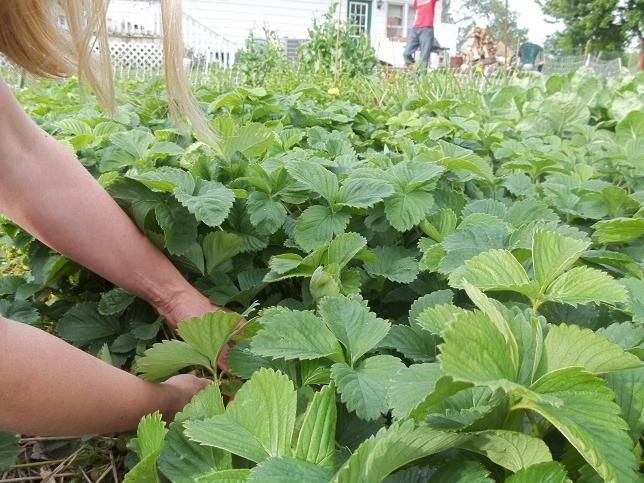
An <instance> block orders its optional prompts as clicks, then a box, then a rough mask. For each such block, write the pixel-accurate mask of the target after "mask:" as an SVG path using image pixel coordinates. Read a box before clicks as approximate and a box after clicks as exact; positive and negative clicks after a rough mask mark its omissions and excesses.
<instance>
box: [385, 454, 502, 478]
mask: <svg viewBox="0 0 644 483" xmlns="http://www.w3.org/2000/svg"><path fill="white" fill-rule="evenodd" d="M428 477H429V476H428ZM385 481H386V483H389V480H385ZM426 481H428V480H426V479H421V480H418V481H410V482H409V483H425V482H426ZM493 482H494V480H493V479H492V478H491V476H490V471H489V470H488V469H487V468H486V467H485V466H484V465H483V464H482V463H481V462H479V461H475V460H472V459H465V458H463V457H461V458H454V459H452V460H450V461H448V462H447V464H444V465H441V466H440V467H439V468H438V469H437V470H436V471H435V472H434V473H433V474H432V477H431V483H493ZM391 483H397V482H395V480H394V481H392V482H391ZM400 483H406V482H405V481H401V482H400Z"/></svg>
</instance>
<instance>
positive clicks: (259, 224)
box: [246, 191, 287, 235]
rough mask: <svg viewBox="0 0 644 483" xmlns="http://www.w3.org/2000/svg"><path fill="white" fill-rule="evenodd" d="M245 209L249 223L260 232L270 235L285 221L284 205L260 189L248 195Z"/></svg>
mask: <svg viewBox="0 0 644 483" xmlns="http://www.w3.org/2000/svg"><path fill="white" fill-rule="evenodd" d="M246 209H247V210H248V214H249V215H250V222H251V224H252V225H253V226H254V227H255V228H257V229H258V230H259V231H260V232H262V233H268V234H269V235H272V234H273V233H275V232H276V231H277V230H279V229H280V228H281V227H282V225H283V224H284V222H285V221H286V216H287V211H286V208H284V205H283V204H282V203H281V202H279V201H275V200H274V199H273V198H271V197H270V196H269V195H267V194H266V193H262V192H261V191H253V192H252V193H251V194H250V195H249V196H248V198H247V199H246Z"/></svg>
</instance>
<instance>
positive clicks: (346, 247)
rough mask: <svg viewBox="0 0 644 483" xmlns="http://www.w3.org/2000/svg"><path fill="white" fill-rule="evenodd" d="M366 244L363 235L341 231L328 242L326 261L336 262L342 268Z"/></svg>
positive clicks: (328, 262)
mask: <svg viewBox="0 0 644 483" xmlns="http://www.w3.org/2000/svg"><path fill="white" fill-rule="evenodd" d="M366 246H367V240H366V239H365V238H364V237H363V236H361V235H359V234H357V233H342V234H340V235H338V236H336V237H335V238H334V239H333V240H331V243H329V248H328V251H327V255H326V263H327V265H329V264H332V263H333V264H336V265H337V266H338V268H339V269H342V268H344V267H345V266H346V265H347V264H348V263H349V262H350V261H351V260H353V258H354V257H355V256H356V255H358V253H360V251H361V250H362V249H363V248H364V247H366Z"/></svg>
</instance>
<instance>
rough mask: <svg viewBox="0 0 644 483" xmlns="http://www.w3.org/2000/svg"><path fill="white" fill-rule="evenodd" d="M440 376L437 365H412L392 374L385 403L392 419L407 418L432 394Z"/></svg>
mask: <svg viewBox="0 0 644 483" xmlns="http://www.w3.org/2000/svg"><path fill="white" fill-rule="evenodd" d="M442 375H443V373H442V372H441V369H440V365H439V364H413V365H411V366H409V367H404V368H402V369H400V370H399V371H398V372H397V373H396V374H393V375H392V378H391V383H390V385H389V387H388V390H387V401H388V403H389V407H390V408H391V410H392V415H393V416H394V418H397V419H402V418H405V417H407V416H408V415H409V413H410V412H411V410H412V409H414V408H415V407H416V406H418V405H419V404H420V403H421V402H423V401H424V400H425V398H426V397H427V396H428V395H429V394H431V393H432V391H433V390H434V388H435V387H436V382H437V381H438V379H440V377H441V376H442Z"/></svg>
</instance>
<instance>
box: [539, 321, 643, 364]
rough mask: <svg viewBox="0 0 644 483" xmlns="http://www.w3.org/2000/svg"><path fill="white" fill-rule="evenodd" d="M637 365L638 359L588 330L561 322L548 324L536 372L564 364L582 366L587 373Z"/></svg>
mask: <svg viewBox="0 0 644 483" xmlns="http://www.w3.org/2000/svg"><path fill="white" fill-rule="evenodd" d="M640 364H641V363H640V360H639V358H637V357H635V356H634V355H632V354H628V353H626V352H624V349H622V348H621V347H619V346H618V345H616V344H613V343H612V342H609V341H608V340H606V339H604V338H603V337H601V336H600V335H597V334H595V333H594V332H593V331H592V330H589V329H583V328H581V327H578V326H576V325H565V324H562V325H556V326H552V327H550V330H549V331H548V335H547V336H546V338H545V341H544V345H543V355H542V357H541V363H540V364H539V370H538V375H539V376H541V375H544V374H547V373H549V372H553V371H556V370H558V369H564V368H566V367H583V368H584V369H585V370H587V371H588V372H591V373H594V374H600V373H605V372H612V371H619V370H622V369H631V368H636V367H639V366H640Z"/></svg>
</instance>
